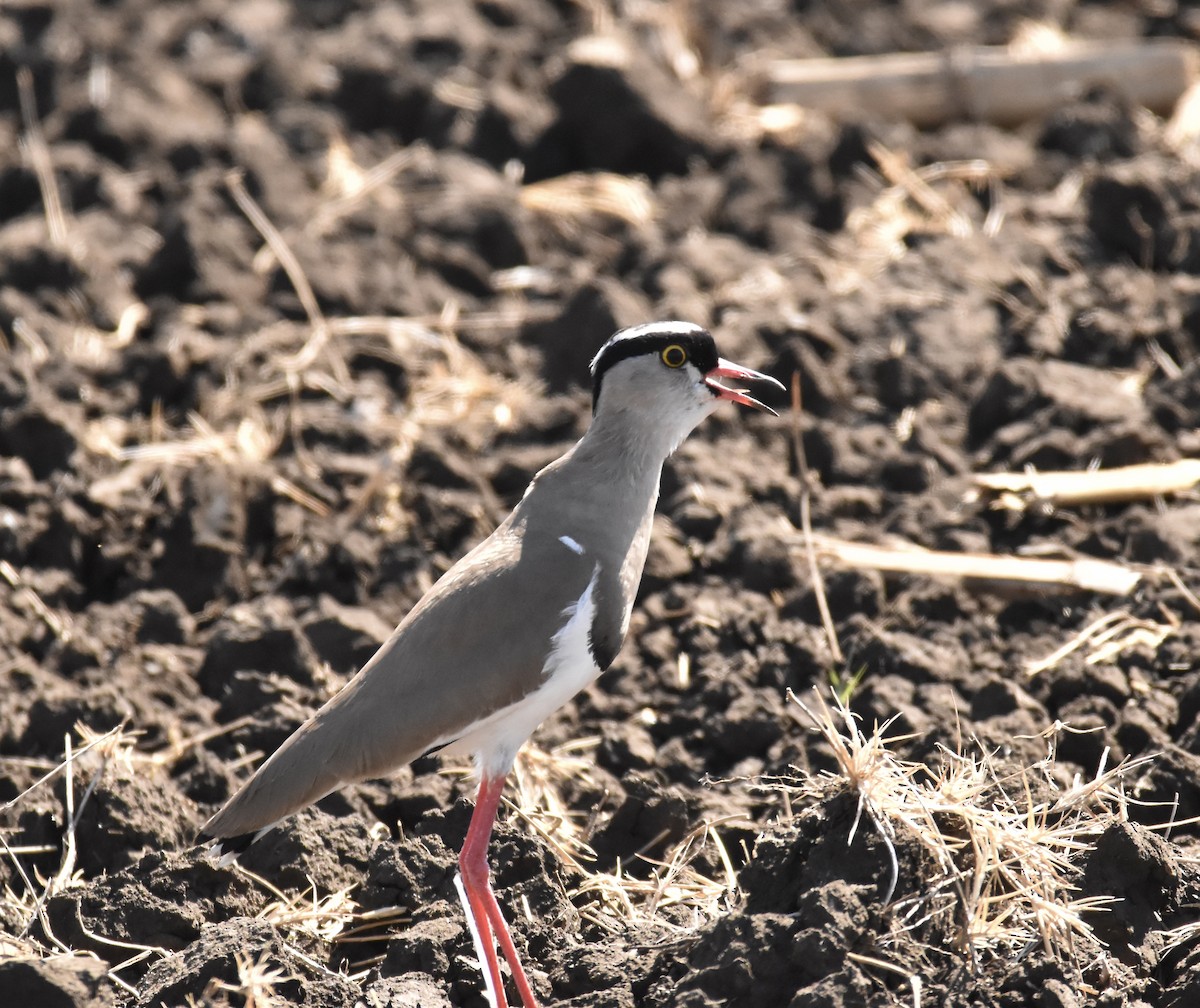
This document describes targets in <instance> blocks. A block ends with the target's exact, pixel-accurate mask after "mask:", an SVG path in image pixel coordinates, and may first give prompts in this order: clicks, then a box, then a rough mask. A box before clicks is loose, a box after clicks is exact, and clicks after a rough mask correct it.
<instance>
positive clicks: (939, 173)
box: [811, 143, 1004, 296]
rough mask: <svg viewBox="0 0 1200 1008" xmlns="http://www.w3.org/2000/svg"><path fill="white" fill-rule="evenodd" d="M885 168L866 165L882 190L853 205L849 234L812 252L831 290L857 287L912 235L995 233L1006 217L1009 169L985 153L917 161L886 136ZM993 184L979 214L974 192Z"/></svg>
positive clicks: (904, 248) (879, 149) (875, 147)
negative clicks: (917, 164)
mask: <svg viewBox="0 0 1200 1008" xmlns="http://www.w3.org/2000/svg"><path fill="white" fill-rule="evenodd" d="M869 150H870V153H871V156H872V157H873V158H874V159H875V162H876V164H877V165H878V168H879V174H878V175H876V174H873V173H868V172H866V171H865V170H864V171H863V177H864V180H865V181H866V182H867V183H868V184H869V185H870V186H871V187H872V188H874V189H875V190H876V196H875V198H874V199H873V200H872V201H871V202H870V203H867V204H866V205H864V206H862V207H859V208H857V209H855V210H853V211H852V212H851V213H850V215H849V216H848V217H847V219H846V227H845V230H844V232H843V233H842V234H840V235H839V236H838V238H837V240H836V241H835V242H834V243H833V245H832V247H831V248H830V249H828V250H823V253H822V254H821V255H819V256H814V257H813V258H812V260H811V261H812V263H813V265H814V266H815V267H816V268H817V270H818V271H820V273H821V275H822V276H823V277H824V279H825V281H826V283H827V284H828V285H829V287H830V291H831V293H833V294H835V295H843V296H844V295H847V294H853V293H854V292H855V291H857V290H859V289H860V288H861V287H862V286H863V284H865V283H868V282H870V281H872V280H874V279H875V278H876V277H877V276H878V275H879V274H880V273H882V272H883V271H884V270H885V269H886V268H887V267H888V266H889V265H890V264H891V263H893V262H895V261H897V260H899V259H901V258H903V257H904V256H905V255H906V254H907V253H908V250H909V247H910V244H909V241H908V239H909V237H910V236H912V235H937V234H944V235H951V236H954V237H958V238H963V237H966V236H968V235H972V234H983V235H987V236H991V235H995V234H996V233H997V232H998V231H999V229H1000V226H1001V224H1002V223H1003V220H1004V210H1003V201H1002V199H1001V194H1002V189H1001V182H1002V173H1001V171H1000V170H999V169H998V168H997V167H996V166H994V165H991V164H989V163H988V162H986V161H983V160H978V159H977V160H973V161H944V162H937V163H935V164H930V165H924V166H921V167H913V166H912V165H910V164H909V162H908V161H907V160H906V158H905V157H904V156H903V155H901V154H898V153H896V152H895V151H892V150H889V149H888V148H887V147H884V146H883V145H882V144H879V143H872V144H871V145H870V147H869ZM979 189H986V190H988V192H989V205H990V207H991V209H990V210H989V211H988V213H987V215H986V216H985V217H984V218H983V219H982V220H979V219H978V218H979V214H978V209H977V208H978V201H977V200H976V199H975V197H974V195H973V193H974V191H977V190H979Z"/></svg>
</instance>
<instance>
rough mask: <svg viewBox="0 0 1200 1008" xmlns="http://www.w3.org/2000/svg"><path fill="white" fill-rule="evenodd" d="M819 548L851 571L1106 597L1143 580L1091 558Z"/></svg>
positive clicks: (835, 543) (836, 544)
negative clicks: (1003, 583)
mask: <svg viewBox="0 0 1200 1008" xmlns="http://www.w3.org/2000/svg"><path fill="white" fill-rule="evenodd" d="M816 545H817V550H818V552H819V553H820V555H821V557H822V559H826V560H833V561H834V562H836V563H841V564H845V565H846V566H847V567H857V568H868V569H871V570H880V571H896V572H899V573H904V574H926V575H930V576H933V577H954V578H973V579H978V580H986V581H1006V582H1010V583H1013V584H1023V585H1032V586H1047V587H1060V588H1072V589H1078V590H1082V591H1094V592H1103V593H1104V594H1106V595H1128V594H1129V592H1131V591H1132V590H1133V588H1134V586H1135V585H1136V584H1137V583H1138V581H1140V580H1141V575H1140V574H1138V572H1137V571H1133V570H1130V569H1129V568H1128V567H1123V566H1121V565H1120V564H1116V563H1111V562H1110V561H1107V560H1094V559H1092V558H1090V557H1079V558H1076V559H1073V560H1035V559H1027V558H1025V557H1013V556H997V555H995V554H989V553H943V552H936V551H933V550H924V549H920V548H919V547H916V546H905V547H903V548H895V547H889V546H872V545H869V544H866V543H853V542H847V541H845V540H843V539H830V538H825V537H820V538H817V539H816Z"/></svg>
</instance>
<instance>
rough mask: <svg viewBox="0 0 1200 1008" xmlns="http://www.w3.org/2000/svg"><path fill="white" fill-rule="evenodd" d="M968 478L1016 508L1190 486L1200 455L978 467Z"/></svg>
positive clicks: (1140, 496)
mask: <svg viewBox="0 0 1200 1008" xmlns="http://www.w3.org/2000/svg"><path fill="white" fill-rule="evenodd" d="M974 483H975V485H976V486H978V487H981V488H982V489H984V490H988V491H990V492H992V493H996V494H999V495H1000V496H999V499H998V500H997V501H996V505H995V506H997V507H1003V508H1009V509H1011V510H1016V511H1023V510H1025V509H1026V508H1027V507H1028V506H1029V505H1030V504H1053V505H1056V506H1059V507H1069V506H1072V505H1082V504H1111V503H1117V502H1121V501H1130V500H1144V499H1147V498H1151V497H1162V496H1166V495H1167V494H1176V493H1183V492H1184V491H1187V490H1190V489H1192V487H1194V486H1195V485H1196V484H1197V483H1200V459H1194V458H1186V459H1179V460H1178V461H1175V462H1167V463H1162V464H1159V463H1147V464H1145V465H1131V466H1121V467H1118V468H1115V469H1094V470H1086V471H1083V472H1025V473H980V474H978V475H976V476H975V477H974Z"/></svg>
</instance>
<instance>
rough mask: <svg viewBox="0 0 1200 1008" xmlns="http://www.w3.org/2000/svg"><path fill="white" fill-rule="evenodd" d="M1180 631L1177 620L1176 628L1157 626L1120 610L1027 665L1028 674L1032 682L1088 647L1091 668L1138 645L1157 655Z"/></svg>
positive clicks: (1170, 625) (1088, 661)
mask: <svg viewBox="0 0 1200 1008" xmlns="http://www.w3.org/2000/svg"><path fill="white" fill-rule="evenodd" d="M1178 628H1179V622H1178V620H1176V621H1175V622H1174V624H1169V623H1155V622H1154V621H1153V620H1147V619H1138V618H1137V617H1135V616H1133V615H1131V614H1130V613H1128V612H1126V611H1125V610H1124V609H1118V610H1116V611H1115V612H1110V613H1105V614H1104V615H1103V616H1101V617H1100V618H1099V619H1097V620H1094V621H1093V622H1092V623H1089V624H1088V625H1087V626H1086V627H1084V628H1083V629H1082V630H1080V631H1079V633H1077V634H1076V635H1075V636H1074V637H1072V638H1071V639H1070V640H1069V641H1067V643H1066V644H1064V645H1063V646H1062V647H1060V648H1058V649H1056V650H1055V651H1054V652H1053V653H1051V654H1049V655H1047V656H1046V657H1045V658H1041V659H1038V660H1037V661H1027V662H1026V663H1025V674H1026V675H1027V676H1028V677H1029V678H1031V679H1032V678H1033V677H1034V676H1036V675H1039V674H1040V673H1042V672H1045V671H1046V670H1047V669H1051V668H1054V666H1056V665H1057V664H1058V663H1059V662H1060V661H1062V660H1063V659H1064V658H1066V657H1067V656H1068V655H1070V654H1073V653H1074V652H1076V651H1078V650H1080V649H1081V648H1085V647H1086V648H1088V649H1089V651H1088V655H1087V658H1086V659H1085V661H1086V662H1087V664H1088V665H1096V664H1099V663H1101V662H1106V661H1110V660H1111V659H1113V658H1114V657H1115V656H1116V655H1118V654H1120V653H1122V652H1124V651H1126V650H1128V649H1129V648H1132V647H1135V646H1138V645H1142V646H1145V647H1147V648H1149V649H1150V651H1154V650H1155V649H1157V648H1158V646H1159V645H1160V644H1162V642H1163V641H1165V640H1166V639H1167V638H1168V637H1169V636H1170V635H1171V634H1172V633H1174V632H1175V631H1176V630H1177V629H1178Z"/></svg>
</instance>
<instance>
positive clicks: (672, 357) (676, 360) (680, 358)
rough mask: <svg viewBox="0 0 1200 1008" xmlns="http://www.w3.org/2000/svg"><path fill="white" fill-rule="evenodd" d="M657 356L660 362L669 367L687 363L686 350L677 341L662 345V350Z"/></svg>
mask: <svg viewBox="0 0 1200 1008" xmlns="http://www.w3.org/2000/svg"><path fill="white" fill-rule="evenodd" d="M659 356H660V357H661V358H662V362H663V363H664V364H666V365H667V367H669V368H681V367H683V365H684V364H686V363H687V359H688V356H687V351H686V350H684V349H683V347H681V346H680V345H679V344H678V343H672V344H671V345H670V346H668V347H663V351H662V353H661V354H659Z"/></svg>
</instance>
